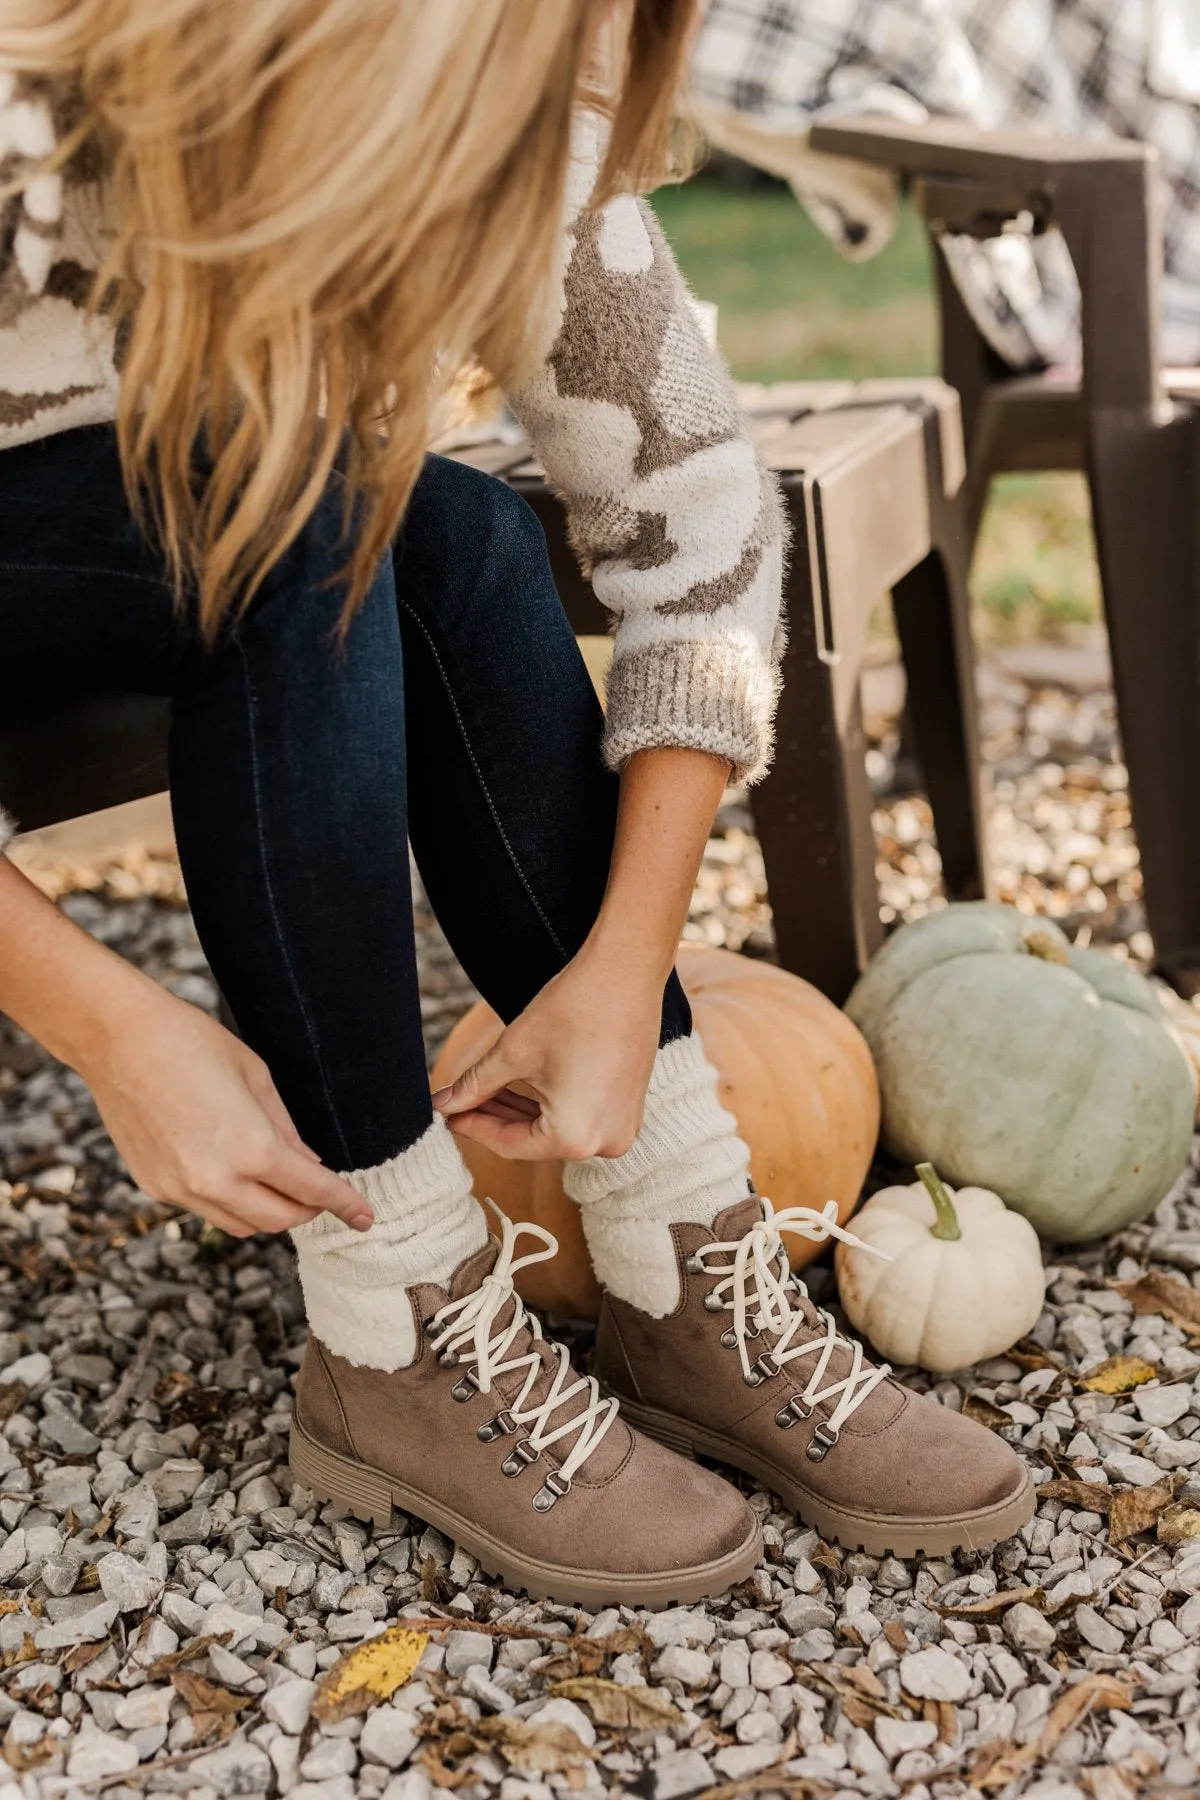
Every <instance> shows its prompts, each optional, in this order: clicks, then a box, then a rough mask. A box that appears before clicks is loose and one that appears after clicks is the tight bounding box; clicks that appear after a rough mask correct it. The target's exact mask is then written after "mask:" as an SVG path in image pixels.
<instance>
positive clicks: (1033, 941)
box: [1021, 931, 1071, 969]
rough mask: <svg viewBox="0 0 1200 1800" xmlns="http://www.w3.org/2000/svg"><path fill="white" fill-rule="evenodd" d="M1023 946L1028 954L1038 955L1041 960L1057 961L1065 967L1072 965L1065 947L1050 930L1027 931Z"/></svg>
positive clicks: (1022, 941)
mask: <svg viewBox="0 0 1200 1800" xmlns="http://www.w3.org/2000/svg"><path fill="white" fill-rule="evenodd" d="M1021 948H1022V950H1024V951H1025V952H1026V954H1027V955H1029V956H1036V957H1037V958H1038V961H1039V962H1048V963H1057V964H1058V965H1059V967H1060V968H1063V969H1066V968H1069V967H1070V965H1071V958H1070V957H1069V956H1068V954H1067V952H1066V949H1065V947H1064V946H1063V945H1062V944H1060V943H1059V942H1058V940H1057V938H1052V937H1051V936H1050V933H1049V932H1048V931H1027V932H1026V934H1025V936H1024V937H1023V938H1022V939H1021Z"/></svg>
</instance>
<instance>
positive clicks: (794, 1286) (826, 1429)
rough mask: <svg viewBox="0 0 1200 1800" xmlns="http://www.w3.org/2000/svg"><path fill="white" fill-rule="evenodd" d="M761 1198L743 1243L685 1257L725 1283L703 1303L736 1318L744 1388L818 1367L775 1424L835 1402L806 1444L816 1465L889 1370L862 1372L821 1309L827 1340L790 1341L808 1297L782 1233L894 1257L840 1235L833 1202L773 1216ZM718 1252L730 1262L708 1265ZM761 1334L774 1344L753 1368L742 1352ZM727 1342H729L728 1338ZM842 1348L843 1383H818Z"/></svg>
mask: <svg viewBox="0 0 1200 1800" xmlns="http://www.w3.org/2000/svg"><path fill="white" fill-rule="evenodd" d="M759 1198H760V1199H761V1200H762V1204H763V1209H764V1214H765V1216H764V1217H763V1218H762V1219H761V1220H760V1221H759V1222H758V1224H756V1225H754V1226H752V1227H751V1229H750V1230H749V1231H748V1232H747V1233H746V1235H745V1237H743V1238H739V1239H738V1240H737V1241H736V1242H733V1243H728V1244H705V1246H704V1248H703V1249H702V1250H698V1251H697V1252H696V1253H695V1255H694V1256H693V1257H691V1258H690V1266H691V1267H692V1268H693V1269H694V1270H695V1271H696V1272H697V1273H702V1274H706V1275H721V1276H724V1278H725V1279H724V1280H722V1281H719V1282H718V1283H717V1285H716V1287H715V1288H713V1289H712V1291H711V1292H710V1293H709V1295H708V1296H707V1298H706V1300H705V1305H706V1306H707V1307H708V1308H709V1310H710V1311H711V1312H732V1313H733V1325H732V1327H731V1331H732V1344H736V1346H737V1351H738V1355H739V1356H740V1357H741V1362H742V1373H743V1375H744V1377H745V1380H746V1382H747V1385H748V1386H750V1387H757V1386H759V1384H760V1383H761V1382H763V1381H765V1380H768V1379H769V1378H770V1377H771V1376H772V1375H775V1374H778V1373H779V1371H780V1370H781V1369H785V1368H786V1367H787V1366H788V1364H789V1363H794V1362H797V1361H798V1360H799V1359H800V1358H801V1357H802V1356H815V1357H816V1367H815V1368H814V1369H813V1371H812V1373H811V1374H810V1376H809V1378H808V1381H807V1382H806V1384H805V1387H804V1390H803V1392H802V1393H801V1394H800V1395H799V1396H798V1399H797V1400H794V1401H793V1402H791V1404H790V1406H788V1407H784V1408H783V1410H782V1412H780V1413H777V1414H776V1421H777V1423H779V1424H780V1425H783V1424H785V1415H788V1416H787V1418H786V1423H787V1424H795V1423H796V1422H797V1421H799V1420H803V1419H805V1418H807V1417H808V1416H809V1415H810V1414H811V1413H812V1412H813V1411H814V1410H815V1408H816V1407H818V1406H819V1405H820V1404H821V1403H822V1401H826V1400H836V1405H835V1406H834V1407H833V1410H832V1411H831V1412H830V1414H829V1417H828V1418H827V1419H826V1420H825V1421H824V1422H823V1423H822V1424H821V1425H819V1426H818V1427H817V1431H816V1434H815V1436H814V1441H813V1443H812V1444H810V1446H809V1451H808V1454H809V1456H810V1457H812V1459H813V1461H814V1462H820V1461H821V1460H822V1458H823V1457H824V1456H825V1454H826V1452H827V1451H828V1450H829V1449H830V1448H831V1447H832V1446H833V1444H835V1443H836V1442H837V1439H838V1434H839V1432H840V1431H841V1428H842V1426H843V1425H844V1424H845V1423H846V1420H847V1419H848V1418H849V1417H850V1416H851V1414H852V1413H854V1412H856V1411H857V1410H858V1408H859V1407H860V1406H861V1405H862V1404H863V1401H864V1400H866V1399H867V1397H868V1396H869V1395H870V1394H872V1393H874V1391H875V1389H876V1388H877V1387H878V1386H879V1384H880V1382H881V1381H886V1380H887V1377H888V1375H889V1374H890V1373H891V1365H890V1364H889V1363H882V1364H881V1365H880V1366H879V1368H877V1369H864V1368H863V1351H862V1345H861V1344H856V1343H855V1342H854V1341H853V1340H852V1339H850V1338H846V1337H843V1336H842V1335H841V1333H840V1332H839V1331H838V1328H837V1324H836V1322H835V1321H834V1319H833V1318H832V1317H831V1316H830V1314H829V1313H827V1312H825V1311H824V1309H823V1308H821V1307H818V1308H817V1316H818V1317H819V1318H820V1320H821V1321H822V1323H823V1324H824V1326H825V1335H824V1336H823V1337H816V1338H813V1339H812V1340H811V1341H810V1342H808V1343H806V1344H797V1343H794V1342H793V1341H792V1340H793V1339H794V1338H795V1337H796V1335H797V1334H798V1333H799V1332H801V1331H809V1330H811V1329H812V1327H811V1325H810V1323H809V1321H808V1319H807V1318H806V1317H805V1315H804V1313H803V1311H802V1310H801V1308H800V1307H799V1306H798V1305H797V1304H796V1301H797V1300H807V1299H808V1298H809V1294H808V1289H807V1288H806V1287H805V1285H804V1283H803V1282H802V1281H801V1280H800V1279H799V1277H798V1276H796V1275H793V1274H792V1272H791V1269H790V1268H789V1266H788V1258H787V1251H786V1250H785V1249H784V1246H783V1234H784V1233H785V1232H790V1233H792V1235H793V1236H795V1237H803V1238H808V1239H809V1240H810V1241H811V1242H812V1243H817V1244H819V1243H822V1242H824V1241H825V1239H827V1238H831V1237H834V1238H838V1239H840V1241H841V1242H842V1243H843V1244H853V1245H855V1246H857V1248H858V1249H860V1250H865V1251H867V1253H868V1254H869V1255H871V1256H874V1257H878V1259H879V1260H880V1261H881V1262H891V1260H892V1259H891V1257H890V1256H888V1255H887V1253H886V1251H883V1250H877V1249H876V1248H875V1246H874V1245H873V1244H867V1243H864V1242H863V1240H862V1239H861V1238H858V1237H855V1235H854V1233H853V1232H852V1231H847V1230H845V1228H844V1227H843V1226H842V1225H840V1224H839V1223H838V1216H837V1203H836V1202H835V1201H833V1200H831V1201H830V1202H829V1204H828V1205H827V1206H826V1207H825V1208H824V1209H823V1211H821V1212H817V1211H816V1210H815V1209H814V1208H812V1207H809V1206H791V1207H786V1208H784V1209H782V1210H781V1211H779V1212H776V1211H775V1209H774V1207H773V1206H772V1205H771V1202H770V1201H769V1200H768V1199H767V1198H766V1197H765V1196H763V1195H760V1196H759ZM722 1254H726V1255H728V1254H732V1257H733V1260H732V1262H730V1263H720V1264H712V1263H710V1262H709V1260H708V1259H709V1258H710V1257H713V1256H719V1255H722ZM763 1331H771V1332H774V1333H776V1341H775V1346H774V1348H773V1349H771V1350H768V1351H764V1352H763V1354H762V1355H761V1356H759V1357H758V1358H756V1359H755V1360H754V1361H753V1362H752V1361H751V1359H750V1353H749V1351H748V1349H747V1347H746V1344H747V1339H750V1338H756V1337H758V1336H759V1335H760V1333H761V1332H763ZM726 1341H727V1342H729V1341H730V1339H729V1337H728V1336H727V1338H726ZM839 1346H840V1347H842V1348H843V1349H845V1350H848V1351H849V1352H850V1372H849V1374H848V1375H846V1376H845V1377H844V1378H843V1379H842V1380H840V1381H834V1382H830V1383H829V1384H828V1385H827V1386H824V1387H823V1386H822V1385H821V1384H822V1382H823V1381H824V1378H825V1372H826V1370H827V1369H828V1367H829V1362H830V1358H831V1357H832V1355H833V1353H834V1350H835V1349H837V1348H838V1347H839Z"/></svg>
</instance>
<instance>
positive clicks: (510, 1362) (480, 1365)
mask: <svg viewBox="0 0 1200 1800" xmlns="http://www.w3.org/2000/svg"><path fill="white" fill-rule="evenodd" d="M488 1205H489V1207H490V1208H491V1210H492V1212H493V1213H494V1214H495V1216H496V1220H497V1224H498V1226H499V1229H500V1254H499V1255H498V1256H497V1258H496V1261H495V1264H494V1265H493V1267H492V1269H491V1271H490V1273H489V1274H487V1275H485V1276H484V1278H483V1280H482V1282H481V1283H480V1285H479V1286H478V1287H477V1288H476V1289H475V1291H474V1292H473V1293H470V1294H468V1295H466V1297H465V1298H464V1299H462V1300H451V1301H449V1302H448V1303H447V1304H446V1305H445V1306H442V1307H439V1308H438V1310H437V1312H436V1313H434V1315H433V1317H432V1318H431V1319H427V1320H426V1321H425V1331H426V1335H427V1336H428V1338H429V1340H430V1342H431V1343H432V1344H433V1345H434V1346H435V1347H436V1350H437V1354H438V1360H439V1362H441V1364H442V1366H443V1367H444V1368H456V1367H458V1366H459V1365H460V1364H466V1365H467V1366H466V1370H465V1372H464V1374H463V1375H462V1376H461V1377H460V1379H459V1380H458V1381H457V1382H456V1383H455V1385H454V1387H453V1388H452V1389H451V1393H452V1394H453V1395H454V1398H455V1399H456V1400H470V1399H472V1398H473V1396H474V1395H475V1394H476V1393H480V1394H490V1393H491V1391H492V1388H493V1386H494V1384H495V1381H496V1377H497V1376H499V1375H512V1374H516V1373H518V1372H519V1371H520V1370H524V1371H525V1379H524V1381H523V1382H522V1384H521V1389H520V1392H519V1393H518V1394H517V1397H516V1399H515V1400H513V1401H511V1402H510V1403H509V1405H508V1406H506V1407H505V1408H503V1410H502V1411H501V1412H499V1413H497V1415H496V1417H495V1418H494V1419H489V1420H488V1421H487V1422H486V1423H485V1424H483V1425H481V1426H480V1427H479V1429H478V1432H477V1434H476V1435H477V1436H478V1437H479V1438H480V1439H481V1440H482V1441H483V1442H484V1443H491V1442H494V1440H495V1439H496V1438H499V1437H505V1436H513V1435H516V1434H517V1433H518V1432H519V1431H520V1430H522V1429H524V1428H525V1427H531V1429H530V1430H528V1432H527V1433H526V1435H524V1436H523V1437H522V1436H519V1437H518V1439H517V1442H516V1444H515V1445H514V1447H513V1450H512V1452H511V1453H510V1454H509V1456H507V1457H506V1458H505V1460H504V1462H503V1463H502V1464H501V1468H502V1469H503V1471H504V1473H505V1474H506V1475H519V1474H520V1473H521V1471H522V1469H525V1468H527V1467H528V1466H529V1464H530V1463H534V1462H537V1461H538V1459H539V1457H540V1456H541V1454H542V1451H543V1450H546V1449H549V1447H550V1446H551V1445H552V1444H556V1443H558V1442H559V1441H560V1440H561V1439H562V1438H565V1437H569V1436H571V1434H572V1433H574V1434H575V1442H574V1444H573V1445H572V1447H571V1449H570V1450H569V1451H568V1452H567V1455H566V1456H565V1457H564V1459H563V1461H562V1463H561V1465H560V1466H559V1468H558V1469H557V1470H551V1472H550V1473H549V1474H548V1475H547V1477H546V1480H545V1482H544V1483H543V1485H542V1487H541V1488H540V1489H539V1490H538V1492H537V1494H535V1496H534V1500H533V1504H534V1507H535V1508H536V1509H537V1511H538V1512H548V1511H549V1510H550V1508H551V1507H552V1506H553V1505H554V1503H555V1501H556V1500H559V1499H561V1498H562V1496H563V1495H564V1494H566V1493H569V1492H570V1487H571V1480H572V1477H573V1476H575V1475H576V1474H578V1472H579V1470H580V1469H581V1468H582V1467H583V1465H584V1463H585V1462H586V1461H587V1459H588V1457H589V1456H590V1455H591V1454H592V1452H593V1451H594V1450H595V1449H596V1448H597V1446H598V1445H599V1443H600V1441H601V1439H602V1438H603V1437H604V1435H605V1433H606V1432H607V1431H608V1429H609V1427H610V1426H611V1425H612V1423H613V1420H614V1419H615V1418H616V1416H617V1402H616V1401H615V1400H612V1399H608V1400H606V1399H603V1398H602V1397H601V1394H600V1388H599V1385H598V1383H597V1382H596V1380H595V1378H594V1377H593V1376H591V1375H580V1376H577V1377H576V1378H575V1379H574V1380H571V1377H572V1375H573V1373H574V1371H573V1370H572V1368H571V1358H570V1352H569V1351H568V1350H567V1349H566V1347H565V1346H564V1345H562V1344H556V1343H553V1342H551V1341H550V1340H548V1339H544V1338H543V1337H542V1328H541V1325H540V1324H539V1322H538V1320H537V1319H536V1318H535V1317H534V1316H533V1315H532V1314H531V1313H529V1312H527V1311H526V1310H525V1303H524V1301H523V1300H522V1299H521V1297H520V1295H519V1294H518V1293H517V1291H516V1289H515V1287H514V1286H513V1280H514V1277H515V1276H516V1274H517V1272H518V1270H520V1269H528V1268H531V1267H532V1266H533V1264H534V1263H540V1262H548V1261H549V1260H550V1258H551V1257H553V1256H556V1255H557V1254H558V1240H557V1238H556V1237H555V1236H554V1235H553V1233H552V1232H549V1231H545V1230H543V1229H542V1227H541V1226H540V1225H532V1224H528V1223H521V1224H514V1223H513V1221H512V1220H511V1219H509V1218H506V1217H505V1215H504V1214H503V1213H502V1212H500V1210H499V1208H498V1207H495V1206H493V1205H492V1203H491V1201H489V1202H488ZM522 1234H525V1235H527V1236H529V1237H533V1238H536V1239H537V1240H538V1241H539V1242H540V1243H541V1244H542V1245H543V1246H544V1248H543V1249H541V1250H535V1251H531V1252H529V1254H528V1255H525V1256H518V1255H517V1254H516V1244H517V1239H518V1237H520V1236H521V1235H522ZM510 1305H511V1308H512V1316H511V1318H510V1319H509V1321H508V1323H507V1324H506V1325H503V1326H501V1325H499V1324H498V1320H499V1317H500V1314H501V1313H502V1312H503V1311H504V1309H505V1308H506V1307H508V1306H510ZM524 1333H528V1334H529V1336H530V1337H531V1338H532V1339H533V1340H534V1343H533V1346H532V1347H531V1348H529V1349H528V1350H524V1351H522V1352H521V1353H520V1354H518V1355H515V1356H512V1355H510V1354H509V1352H510V1351H511V1350H512V1348H513V1345H514V1344H515V1343H516V1342H517V1340H518V1339H519V1338H520V1337H521V1336H522V1335H523V1334H524ZM539 1344H541V1345H544V1347H545V1349H548V1350H549V1351H550V1353H551V1355H552V1357H553V1358H554V1360H555V1363H556V1365H557V1366H556V1367H555V1371H554V1376H553V1378H552V1380H551V1382H550V1386H549V1388H548V1389H547V1391H546V1394H545V1396H544V1398H543V1399H541V1400H539V1401H538V1402H537V1403H536V1404H532V1403H531V1395H532V1393H533V1390H534V1388H535V1387H536V1386H537V1384H538V1382H539V1381H540V1380H541V1378H542V1375H543V1373H544V1372H545V1369H546V1362H545V1358H544V1355H543V1352H542V1350H540V1349H539V1348H538V1347H537V1346H538V1345H539ZM568 1384H569V1385H568ZM584 1394H586V1395H587V1396H588V1399H587V1404H586V1405H584V1406H582V1407H580V1408H579V1409H578V1410H577V1411H575V1412H573V1413H572V1415H571V1417H570V1418H569V1419H567V1420H566V1422H565V1423H560V1424H557V1425H556V1424H555V1420H554V1415H555V1413H556V1412H557V1413H558V1414H559V1418H560V1419H561V1418H562V1413H561V1411H560V1409H561V1408H562V1407H564V1406H566V1405H567V1403H568V1402H569V1401H572V1400H576V1399H577V1398H578V1397H579V1396H580V1395H584Z"/></svg>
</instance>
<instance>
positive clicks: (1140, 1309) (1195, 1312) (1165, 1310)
mask: <svg viewBox="0 0 1200 1800" xmlns="http://www.w3.org/2000/svg"><path fill="white" fill-rule="evenodd" d="M1108 1285H1109V1287H1110V1288H1112V1289H1113V1291H1114V1292H1115V1293H1118V1294H1124V1296H1125V1298H1126V1299H1127V1300H1131V1301H1132V1302H1133V1310H1134V1312H1135V1313H1161V1314H1162V1316H1163V1318H1164V1319H1170V1321H1171V1323H1172V1324H1173V1325H1178V1326H1179V1327H1180V1328H1181V1329H1182V1330H1183V1331H1190V1332H1194V1333H1198V1334H1200V1293H1198V1292H1197V1291H1196V1289H1195V1288H1194V1287H1190V1286H1189V1285H1188V1283H1187V1282H1186V1281H1180V1279H1179V1277H1178V1276H1177V1275H1164V1274H1162V1273H1161V1271H1160V1270H1158V1269H1149V1270H1147V1272H1146V1274H1145V1275H1138V1276H1135V1277H1134V1279H1133V1280H1132V1281H1110V1282H1109V1284H1108Z"/></svg>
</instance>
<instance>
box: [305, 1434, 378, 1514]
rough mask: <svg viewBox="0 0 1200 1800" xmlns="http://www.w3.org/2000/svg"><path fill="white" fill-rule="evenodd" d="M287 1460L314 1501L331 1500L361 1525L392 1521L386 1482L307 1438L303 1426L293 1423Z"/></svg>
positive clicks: (368, 1470) (359, 1465)
mask: <svg viewBox="0 0 1200 1800" xmlns="http://www.w3.org/2000/svg"><path fill="white" fill-rule="evenodd" d="M288 1461H289V1462H290V1464H291V1467H292V1474H293V1475H294V1476H295V1477H296V1480H297V1481H300V1482H303V1484H304V1486H305V1487H306V1488H311V1489H312V1491H313V1493H314V1494H315V1495H316V1496H317V1499H318V1500H331V1501H332V1502H333V1504H334V1505H335V1506H344V1507H345V1508H346V1511H347V1512H351V1513H353V1514H354V1517H355V1518H356V1519H362V1520H363V1521H364V1522H365V1521H366V1520H368V1519H369V1520H370V1521H371V1523H372V1524H373V1525H376V1526H378V1527H380V1528H381V1529H383V1528H386V1527H387V1526H388V1525H390V1524H391V1519H392V1490H391V1485H390V1483H389V1482H388V1481H387V1480H386V1478H385V1477H384V1476H382V1475H377V1474H376V1473H375V1472H374V1470H373V1469H366V1468H364V1467H363V1465H362V1464H361V1463H354V1462H350V1461H349V1460H348V1459H347V1458H346V1457H344V1456H335V1455H334V1453H333V1451H332V1450H326V1449H324V1448H323V1447H322V1446H321V1445H320V1444H318V1443H316V1442H315V1441H314V1440H313V1439H312V1438H310V1437H309V1435H308V1433H307V1432H306V1431H305V1430H304V1428H303V1426H301V1425H297V1424H295V1423H293V1425H292V1435H291V1442H290V1444H289V1447H288Z"/></svg>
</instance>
